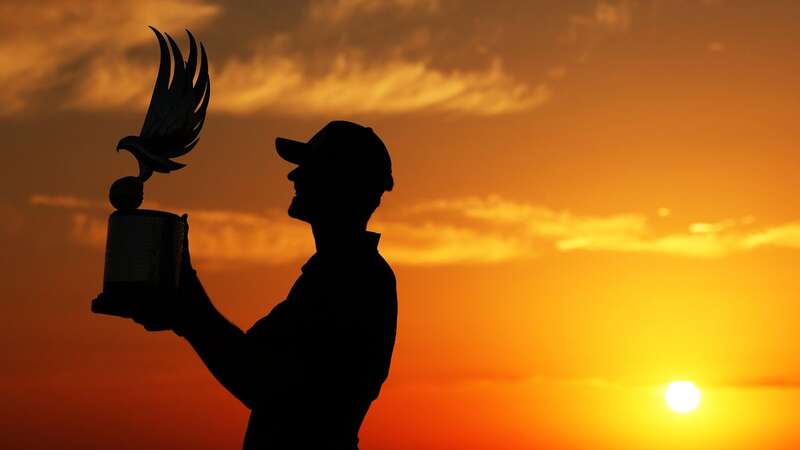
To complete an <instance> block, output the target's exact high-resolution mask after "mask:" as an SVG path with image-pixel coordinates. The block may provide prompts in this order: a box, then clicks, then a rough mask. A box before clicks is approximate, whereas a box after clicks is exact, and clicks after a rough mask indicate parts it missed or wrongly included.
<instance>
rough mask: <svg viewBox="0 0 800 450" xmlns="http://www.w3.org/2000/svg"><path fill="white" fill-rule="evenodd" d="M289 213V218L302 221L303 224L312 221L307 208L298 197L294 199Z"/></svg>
mask: <svg viewBox="0 0 800 450" xmlns="http://www.w3.org/2000/svg"><path fill="white" fill-rule="evenodd" d="M288 213H289V217H291V218H293V219H297V220H302V221H303V222H309V220H310V217H309V214H308V211H307V208H305V207H304V206H303V203H302V202H301V201H299V200H298V199H297V197H294V198H292V203H291V204H290V205H289V211H288Z"/></svg>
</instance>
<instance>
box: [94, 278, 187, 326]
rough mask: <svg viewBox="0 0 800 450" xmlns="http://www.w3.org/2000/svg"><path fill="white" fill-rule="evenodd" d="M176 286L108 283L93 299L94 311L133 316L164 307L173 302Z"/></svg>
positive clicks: (118, 315) (128, 317)
mask: <svg viewBox="0 0 800 450" xmlns="http://www.w3.org/2000/svg"><path fill="white" fill-rule="evenodd" d="M175 295H177V290H176V289H175V288H168V287H162V286H151V285H146V284H142V283H135V282H131V283H125V282H118V283H106V285H105V286H104V288H103V293H102V295H100V296H99V297H97V298H96V299H94V300H93V301H92V312H93V313H95V314H105V315H108V316H117V317H124V318H127V319H130V318H133V317H135V316H136V315H137V313H144V311H152V310H154V309H158V308H159V305H161V307H162V308H163V307H164V305H165V304H166V303H167V302H173V301H174V297H175Z"/></svg>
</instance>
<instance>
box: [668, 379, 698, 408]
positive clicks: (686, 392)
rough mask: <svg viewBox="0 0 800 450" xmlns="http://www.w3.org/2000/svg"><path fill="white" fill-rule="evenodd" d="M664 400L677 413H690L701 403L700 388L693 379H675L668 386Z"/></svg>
mask: <svg viewBox="0 0 800 450" xmlns="http://www.w3.org/2000/svg"><path fill="white" fill-rule="evenodd" d="M664 400H666V402H667V405H668V406H669V408H670V409H671V410H673V411H675V412H676V413H679V414H685V413H689V412H692V411H694V410H695V409H697V407H698V406H699V405H700V389H698V388H697V386H695V384H694V383H692V382H691V381H675V382H672V383H670V385H669V386H667V391H666V392H665V393H664Z"/></svg>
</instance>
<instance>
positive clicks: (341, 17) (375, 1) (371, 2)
mask: <svg viewBox="0 0 800 450" xmlns="http://www.w3.org/2000/svg"><path fill="white" fill-rule="evenodd" d="M439 6H440V4H439V0H317V1H314V2H312V3H311V5H310V7H309V17H310V18H311V19H312V20H314V21H319V22H328V23H334V24H336V23H340V22H343V21H345V20H347V19H349V18H351V17H353V16H355V15H357V14H359V13H366V14H371V13H376V12H379V11H385V10H388V9H394V10H400V11H409V10H422V11H425V12H435V11H438V9H439Z"/></svg>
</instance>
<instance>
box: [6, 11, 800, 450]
mask: <svg viewBox="0 0 800 450" xmlns="http://www.w3.org/2000/svg"><path fill="white" fill-rule="evenodd" d="M15 3H16V4H15ZM252 3H253V2H245V1H241V0H238V1H227V2H222V1H217V0H197V1H187V0H171V1H168V2H155V1H133V0H124V1H118V2H114V4H113V6H112V4H111V3H110V2H105V1H99V0H97V1H86V2H57V1H42V2H11V3H8V2H7V3H3V4H2V5H0V136H2V137H3V144H2V155H3V157H4V158H3V162H4V164H3V165H2V168H0V171H2V173H0V175H2V176H0V180H2V181H0V183H2V189H0V213H1V214H2V221H0V222H1V223H0V244H2V248H3V249H4V252H3V256H4V263H3V266H2V267H3V270H2V271H0V281H2V282H1V283H0V298H2V301H0V317H1V318H2V319H0V320H2V326H3V329H4V332H3V333H2V334H0V340H1V341H2V349H3V350H2V352H1V353H0V381H2V383H0V400H2V402H3V404H4V405H5V407H4V408H3V409H2V410H0V442H3V444H2V447H3V448H9V449H45V448H47V449H49V448H80V449H95V448H96V449H106V448H122V449H128V448H130V449H141V448H151V449H162V448H164V449H166V448H196V449H216V448H238V447H239V446H240V445H241V439H242V436H243V432H244V426H245V423H246V418H247V412H246V410H245V409H244V408H243V407H242V406H240V405H239V404H238V403H237V402H236V400H235V399H233V397H231V396H230V395H229V394H227V393H226V392H225V391H224V390H223V388H221V387H220V386H218V385H217V384H216V382H215V381H214V380H213V379H212V377H211V375H210V374H208V373H207V372H206V370H205V369H204V367H203V366H202V364H201V362H200V361H199V359H198V358H197V357H196V356H195V355H194V354H193V353H192V352H191V350H190V348H189V346H188V345H187V344H186V343H185V342H183V341H181V340H180V339H178V338H176V337H175V336H174V335H172V334H170V333H147V332H145V331H143V330H142V329H141V327H139V326H137V325H135V324H134V323H132V322H128V321H124V320H121V319H115V318H108V317H102V316H95V315H92V314H91V313H90V312H89V301H90V299H91V298H93V297H94V295H96V294H97V292H98V291H99V289H100V287H101V281H102V260H103V245H104V241H105V232H106V220H107V216H108V214H109V213H110V212H111V208H110V206H109V205H108V204H107V200H106V198H107V189H108V186H109V185H110V183H111V182H112V181H113V180H115V179H116V178H118V177H121V176H124V175H132V174H135V171H136V168H135V163H134V162H133V159H132V158H130V155H128V154H125V153H119V154H118V153H116V152H114V151H113V149H114V147H115V144H116V142H117V141H118V140H119V138H121V137H122V136H126V135H129V134H134V133H135V132H136V131H137V130H139V128H140V127H141V122H142V120H143V117H144V112H145V108H146V104H147V101H148V99H149V91H150V90H151V88H152V83H153V80H154V77H155V72H156V65H157V58H158V50H157V46H156V43H155V39H154V38H153V36H152V33H151V32H150V31H149V30H148V29H147V27H146V25H154V26H156V27H158V28H160V29H162V30H165V31H167V32H170V33H171V34H173V35H174V36H176V37H178V36H179V37H180V39H179V42H180V43H181V44H182V45H184V46H185V45H186V43H185V37H184V36H183V35H181V30H182V29H183V28H190V29H191V30H192V31H193V32H194V33H195V35H196V36H197V37H198V38H199V39H200V40H202V41H203V43H204V44H205V46H206V49H207V51H208V55H209V59H210V62H211V77H212V85H213V89H214V93H213V96H212V100H211V104H210V106H209V110H208V118H207V121H206V125H205V129H204V131H203V134H202V139H201V141H200V144H199V145H198V147H197V148H196V150H195V151H193V152H192V153H191V154H189V155H187V156H185V157H184V158H183V159H182V160H181V162H183V163H186V164H187V165H188V167H187V168H186V169H183V170H181V171H179V172H176V173H174V174H170V175H169V176H164V175H160V174H156V175H155V176H154V177H153V178H152V179H151V180H150V181H148V183H147V184H146V188H145V196H146V202H147V203H148V205H147V206H149V207H152V208H155V209H163V210H168V211H173V212H177V213H182V212H188V213H189V215H190V222H191V224H192V231H191V237H190V240H191V250H192V257H193V261H194V262H195V265H196V266H197V268H198V271H199V272H200V275H201V279H202V280H203V283H204V284H205V286H206V289H207V290H208V291H209V293H210V295H211V297H212V299H213V300H214V302H215V303H216V305H217V306H218V308H219V309H220V310H221V311H223V312H224V313H225V314H226V315H227V316H228V317H230V318H231V319H232V320H233V321H234V322H236V323H237V324H239V325H241V326H242V327H249V326H250V325H251V324H252V323H253V322H254V321H255V320H257V319H258V318H260V317H261V316H263V315H264V314H265V313H266V312H267V311H269V309H270V308H271V307H272V306H274V305H275V304H276V303H277V302H278V301H280V300H282V299H283V298H284V296H285V294H286V292H287V291H288V288H289V287H290V286H291V283H292V282H293V281H294V279H295V278H296V276H297V274H298V271H299V267H300V266H301V265H302V264H303V262H304V260H305V259H306V258H307V257H308V256H309V255H310V254H311V252H312V251H313V243H312V241H311V239H310V232H309V230H308V229H307V227H306V226H305V225H304V224H302V223H300V222H294V221H291V220H290V219H289V218H288V217H286V215H285V210H286V207H287V205H288V201H289V199H290V197H291V186H290V184H289V182H288V181H287V180H286V173H287V172H288V171H289V170H290V168H291V167H290V165H289V164H288V163H285V162H283V161H282V160H280V159H279V158H278V157H277V156H276V155H275V153H274V149H273V144H272V143H273V141H274V138H275V137H276V136H285V137H289V138H295V139H307V138H308V137H310V136H311V135H312V134H313V133H314V132H315V131H316V130H317V129H318V128H320V127H321V126H322V125H324V124H325V123H326V122H327V121H329V120H331V119H349V120H354V121H356V122H360V123H363V124H366V125H369V126H372V127H373V128H374V129H375V130H376V131H377V132H378V134H379V135H380V136H381V137H382V138H383V140H384V141H385V142H386V144H387V146H388V147H389V149H390V151H391V153H392V157H393V167H394V177H395V182H396V188H395V190H394V191H393V192H391V193H388V194H387V195H386V196H385V197H384V201H383V205H382V207H381V209H380V210H379V212H378V214H376V216H375V217H374V219H373V223H372V225H371V228H372V229H373V230H375V231H378V232H381V233H382V234H383V236H382V238H381V251H382V253H383V254H384V255H385V257H386V258H387V260H388V261H389V262H390V263H391V264H392V266H393V267H394V269H395V272H396V274H397V278H398V291H399V292H398V293H399V302H400V312H399V330H398V341H397V346H396V349H395V357H394V360H393V366H392V370H391V374H390V378H389V380H388V382H387V383H386V384H385V385H384V389H383V391H382V393H381V396H380V398H379V399H378V400H377V401H376V402H375V403H374V405H373V407H372V409H371V410H370V413H369V415H368V417H367V419H366V422H365V424H364V426H363V427H362V431H361V447H362V449H365V450H392V449H397V450H417V449H418V450H441V449H459V450H479V449H480V450H482V449H486V450H489V449H491V450H516V449H548V450H550V449H553V450H557V449H589V448H591V449H609V450H611V449H613V450H628V449H630V450H633V449H641V450H657V449H678V448H680V449H703V450H713V449H725V450H736V449H743V450H744V449H754V448H758V449H764V450H768V449H794V448H798V447H800V431H798V430H800V413H798V412H797V408H796V405H797V404H798V401H800V359H799V358H797V354H798V342H800V331H798V327H797V317H800V306H798V303H797V301H796V292H797V291H798V288H800V282H798V279H800V277H798V269H797V265H796V264H795V262H796V260H797V257H798V256H800V254H798V251H800V212H799V210H800V201H798V200H797V199H796V191H797V189H796V188H797V186H796V182H797V176H796V175H795V173H796V172H797V169H798V166H800V159H798V158H797V156H796V155H795V153H794V152H795V151H796V145H795V134H796V129H797V127H796V125H795V120H796V117H797V114H796V113H795V109H796V108H797V105H798V104H799V103H798V94H797V93H798V90H797V89H796V83H797V81H796V77H795V74H796V73H797V72H798V62H797V48H798V44H800V42H798V34H797V32H796V29H797V25H796V24H797V19H798V18H800V5H798V4H797V3H796V2H791V1H762V2H751V1H732V0H730V1H728V0H704V1H701V0H680V1H679V0H674V1H663V0H662V1H659V0H639V1H632V0H631V1H626V0H608V1H596V0H585V1H557V2H556V1H553V2H526V1H508V2H494V3H497V4H494V3H493V4H492V6H491V7H490V6H489V4H488V3H487V2H483V1H459V2H456V1H451V0H312V1H310V2H309V1H303V2H291V3H292V5H291V6H287V2H277V1H268V2H260V3H259V6H253V5H252ZM676 379H692V380H694V381H695V382H696V383H697V384H698V385H699V386H700V388H701V390H702V392H703V401H702V403H701V406H700V408H699V409H698V410H697V411H695V412H694V413H691V414H688V415H677V414H674V413H672V412H671V411H669V410H668V409H667V407H666V406H665V404H664V402H663V399H662V396H663V390H664V388H665V385H666V384H667V383H668V382H670V381H672V380H676Z"/></svg>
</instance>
